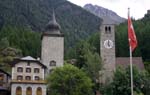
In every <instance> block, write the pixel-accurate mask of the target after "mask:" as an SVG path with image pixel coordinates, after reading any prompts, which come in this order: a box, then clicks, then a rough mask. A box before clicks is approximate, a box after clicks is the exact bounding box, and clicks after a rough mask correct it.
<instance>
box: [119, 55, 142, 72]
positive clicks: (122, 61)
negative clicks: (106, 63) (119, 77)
mask: <svg viewBox="0 0 150 95" xmlns="http://www.w3.org/2000/svg"><path fill="white" fill-rule="evenodd" d="M132 62H133V65H134V66H136V67H137V68H138V69H141V70H143V69H144V64H143V61H142V57H132ZM116 65H117V66H123V67H128V66H129V65H130V58H129V57H117V58H116Z"/></svg>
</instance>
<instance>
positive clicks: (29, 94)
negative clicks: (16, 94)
mask: <svg viewBox="0 0 150 95" xmlns="http://www.w3.org/2000/svg"><path fill="white" fill-rule="evenodd" d="M26 95H32V88H31V87H28V88H27V89H26Z"/></svg>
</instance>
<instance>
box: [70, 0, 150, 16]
mask: <svg viewBox="0 0 150 95" xmlns="http://www.w3.org/2000/svg"><path fill="white" fill-rule="evenodd" d="M68 1H70V2H72V3H74V4H76V5H79V6H82V7H83V6H84V5H85V4H87V3H91V4H94V5H99V6H102V7H104V8H108V9H110V10H112V11H114V12H116V13H117V14H118V15H119V16H121V17H124V18H127V9H128V7H130V16H132V17H133V18H135V19H139V18H142V17H143V16H144V14H145V13H147V10H149V9H150V0H68Z"/></svg>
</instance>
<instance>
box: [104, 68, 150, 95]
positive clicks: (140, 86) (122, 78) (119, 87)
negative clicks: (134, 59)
mask: <svg viewBox="0 0 150 95" xmlns="http://www.w3.org/2000/svg"><path fill="white" fill-rule="evenodd" d="M149 80H150V75H149V74H148V73H147V72H146V71H139V70H138V69H136V68H133V84H134V91H135V93H136V94H137V95H142V93H143V94H144V95H149V94H150V91H149V90H150V82H149ZM110 92H111V93H110ZM103 93H105V94H104V95H130V94H131V90H130V68H126V69H123V68H117V69H116V72H115V74H114V79H113V82H112V83H111V84H109V85H107V86H106V87H105V90H103Z"/></svg>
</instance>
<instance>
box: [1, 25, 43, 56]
mask: <svg viewBox="0 0 150 95" xmlns="http://www.w3.org/2000/svg"><path fill="white" fill-rule="evenodd" d="M0 38H2V39H1V42H0V44H1V47H7V46H8V45H9V46H10V47H13V48H16V49H20V50H21V51H22V54H23V56H27V55H30V56H33V57H38V56H40V44H41V40H40V34H39V33H36V32H32V31H31V30H29V29H28V28H24V27H21V26H20V27H19V26H18V27H15V26H13V27H12V26H10V25H8V26H5V27H3V28H2V30H1V31H0Z"/></svg>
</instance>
